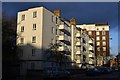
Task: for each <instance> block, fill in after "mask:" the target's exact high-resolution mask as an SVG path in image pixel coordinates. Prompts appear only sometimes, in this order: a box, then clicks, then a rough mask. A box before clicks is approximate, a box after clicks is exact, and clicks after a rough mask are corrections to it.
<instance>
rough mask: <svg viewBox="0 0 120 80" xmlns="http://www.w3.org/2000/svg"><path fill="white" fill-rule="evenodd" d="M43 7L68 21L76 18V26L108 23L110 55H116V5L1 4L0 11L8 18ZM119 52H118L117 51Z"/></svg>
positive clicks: (80, 3)
mask: <svg viewBox="0 0 120 80" xmlns="http://www.w3.org/2000/svg"><path fill="white" fill-rule="evenodd" d="M40 6H44V7H46V8H47V9H49V10H51V11H53V10H56V9H60V10H61V17H64V18H66V19H67V20H70V18H76V19H77V24H84V23H107V22H108V23H109V25H110V37H111V38H112V40H110V50H111V54H113V55H117V53H118V3H115V2H114V3H113V2H112V3H110V2H109V3H107V2H106V3H105V2H104V3H100V2H99V3H95V2H94V3H92V2H91V3H82V2H74V3H73V2H71V3H68V2H67V3H65V2H62V3H60V2H59V3H58V2H57V3H48V2H46V3H42V2H37V3H30V2H29V3H28V2H27V3H25V2H22V3H20V2H16V3H10V2H9V3H2V11H4V12H5V13H6V15H8V16H17V12H19V11H23V10H26V9H28V8H32V7H40ZM119 52H120V50H119Z"/></svg>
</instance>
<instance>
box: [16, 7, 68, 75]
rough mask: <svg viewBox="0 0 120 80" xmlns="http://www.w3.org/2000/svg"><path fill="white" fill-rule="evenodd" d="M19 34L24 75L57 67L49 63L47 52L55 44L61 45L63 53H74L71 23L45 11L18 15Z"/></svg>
mask: <svg viewBox="0 0 120 80" xmlns="http://www.w3.org/2000/svg"><path fill="white" fill-rule="evenodd" d="M56 14H57V13H56ZM17 34H18V36H17V41H16V42H17V43H16V45H17V46H18V54H19V58H20V60H21V64H20V65H21V67H20V71H21V72H20V73H21V74H22V75H25V74H26V73H27V71H29V70H43V68H44V67H47V66H48V67H49V66H53V65H57V64H53V63H54V62H52V61H51V62H50V61H49V62H46V61H45V50H46V49H48V48H49V47H48V46H49V45H50V44H51V43H52V44H55V43H60V45H61V46H59V48H58V50H59V51H65V50H66V51H68V52H70V51H69V50H70V28H69V23H68V22H67V21H65V20H63V19H61V18H60V17H59V15H55V14H54V13H52V12H51V11H49V10H47V9H46V8H44V7H37V8H31V9H28V10H26V11H21V12H18V20H17ZM68 57H69V56H68ZM46 64H47V65H46Z"/></svg>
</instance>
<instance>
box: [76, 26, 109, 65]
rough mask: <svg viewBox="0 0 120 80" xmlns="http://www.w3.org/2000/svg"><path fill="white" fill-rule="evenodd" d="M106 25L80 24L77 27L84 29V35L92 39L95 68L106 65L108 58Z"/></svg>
mask: <svg viewBox="0 0 120 80" xmlns="http://www.w3.org/2000/svg"><path fill="white" fill-rule="evenodd" d="M109 26H110V25H108V24H80V25H77V27H80V28H82V29H85V30H86V31H85V32H86V34H88V35H89V36H92V37H93V38H94V42H95V43H94V44H95V56H96V66H101V65H104V64H107V62H108V60H109V58H110V47H109Z"/></svg>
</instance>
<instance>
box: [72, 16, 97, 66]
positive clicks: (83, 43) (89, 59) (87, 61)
mask: <svg viewBox="0 0 120 80" xmlns="http://www.w3.org/2000/svg"><path fill="white" fill-rule="evenodd" d="M70 24H71V59H72V62H73V64H72V65H77V66H78V67H79V68H90V67H93V66H94V64H95V61H94V60H95V49H94V39H93V38H92V37H89V36H88V35H87V34H86V33H85V31H84V29H82V28H80V27H77V26H76V19H75V18H72V19H71V20H70Z"/></svg>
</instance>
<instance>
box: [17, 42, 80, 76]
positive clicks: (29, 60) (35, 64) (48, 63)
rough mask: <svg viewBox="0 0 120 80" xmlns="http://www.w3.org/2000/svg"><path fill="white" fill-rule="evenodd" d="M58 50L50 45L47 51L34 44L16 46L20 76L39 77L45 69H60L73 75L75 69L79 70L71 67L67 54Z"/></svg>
mask: <svg viewBox="0 0 120 80" xmlns="http://www.w3.org/2000/svg"><path fill="white" fill-rule="evenodd" d="M58 48H59V45H58V44H54V45H53V44H50V45H49V47H48V49H45V48H43V49H40V48H37V47H35V46H34V43H33V44H27V45H21V46H18V47H17V54H18V56H19V63H20V74H21V75H27V76H32V75H34V76H41V73H42V72H43V71H44V70H45V69H47V68H61V69H64V70H68V71H70V72H71V73H74V72H75V69H79V68H78V67H77V66H76V65H74V66H73V65H72V61H71V57H70V56H71V55H70V54H68V53H69V52H65V51H58ZM73 69H74V71H73Z"/></svg>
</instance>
